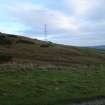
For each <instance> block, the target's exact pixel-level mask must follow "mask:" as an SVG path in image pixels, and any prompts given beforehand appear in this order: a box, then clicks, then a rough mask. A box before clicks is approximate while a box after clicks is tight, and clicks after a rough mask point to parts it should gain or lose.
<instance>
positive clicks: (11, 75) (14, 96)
mask: <svg viewBox="0 0 105 105" xmlns="http://www.w3.org/2000/svg"><path fill="white" fill-rule="evenodd" d="M99 99H104V100H105V51H99V50H96V49H92V48H82V47H73V46H66V45H59V44H55V43H52V42H44V41H40V40H37V39H31V38H26V37H22V36H16V35H8V34H4V33H0V105H72V103H79V102H84V101H88V100H99ZM104 103H105V102H104ZM73 105H74V104H73ZM80 105H81V104H80ZM83 105H84V104H83ZM85 105H87V104H85ZM89 105H90V104H89ZM91 105H93V104H91ZM94 105H104V104H94Z"/></svg>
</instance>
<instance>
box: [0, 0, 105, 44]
mask: <svg viewBox="0 0 105 105" xmlns="http://www.w3.org/2000/svg"><path fill="white" fill-rule="evenodd" d="M104 4H105V0H58V1H56V0H53V1H49V0H32V1H30V0H9V1H8V0H2V2H1V4H0V15H1V17H0V22H1V21H2V24H1V25H0V30H1V31H7V32H11V33H14V34H15V33H16V34H17V33H18V34H25V35H27V34H29V35H31V36H32V37H34V36H35V37H36V38H40V39H43V33H44V32H43V31H44V24H47V30H48V39H49V40H51V41H55V42H58V43H64V44H73V45H93V44H102V43H104V41H105V40H104V39H103V38H104V37H105V14H104V11H105V7H104ZM8 24H9V25H8ZM101 37H102V38H101ZM88 41H89V42H88ZM104 44H105V43H104Z"/></svg>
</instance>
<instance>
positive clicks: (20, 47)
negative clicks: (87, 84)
mask: <svg viewBox="0 0 105 105" xmlns="http://www.w3.org/2000/svg"><path fill="white" fill-rule="evenodd" d="M45 44H46V45H47V44H49V43H46V42H44V41H40V40H36V39H31V38H27V37H22V36H16V35H8V34H3V33H0V57H1V56H2V55H4V58H6V57H7V55H8V57H9V58H10V61H9V58H8V57H7V58H8V59H4V58H3V56H2V59H1V60H0V62H1V63H2V61H3V63H4V62H14V63H34V64H36V65H64V66H67V65H68V66H69V65H72V64H87V65H90V64H102V63H105V53H104V52H103V51H96V50H95V49H91V48H77V47H72V46H64V45H57V44H52V43H51V45H48V46H45ZM5 56H6V57H5Z"/></svg>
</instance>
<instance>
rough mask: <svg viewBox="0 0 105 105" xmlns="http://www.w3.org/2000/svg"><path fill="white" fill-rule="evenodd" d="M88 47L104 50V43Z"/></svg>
mask: <svg viewBox="0 0 105 105" xmlns="http://www.w3.org/2000/svg"><path fill="white" fill-rule="evenodd" d="M90 48H96V49H97V50H105V45H100V46H92V47H90Z"/></svg>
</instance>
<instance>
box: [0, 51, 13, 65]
mask: <svg viewBox="0 0 105 105" xmlns="http://www.w3.org/2000/svg"><path fill="white" fill-rule="evenodd" d="M12 58H13V57H12V55H10V54H7V53H2V52H0V63H2V62H9V61H12Z"/></svg>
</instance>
